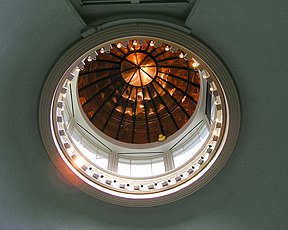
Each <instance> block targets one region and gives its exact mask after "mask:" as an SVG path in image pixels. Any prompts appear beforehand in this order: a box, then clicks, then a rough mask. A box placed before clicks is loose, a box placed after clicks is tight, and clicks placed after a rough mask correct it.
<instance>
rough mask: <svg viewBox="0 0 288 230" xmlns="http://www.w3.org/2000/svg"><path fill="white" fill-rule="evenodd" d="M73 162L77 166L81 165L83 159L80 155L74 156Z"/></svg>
mask: <svg viewBox="0 0 288 230" xmlns="http://www.w3.org/2000/svg"><path fill="white" fill-rule="evenodd" d="M74 163H75V165H76V166H77V167H79V168H80V167H82V166H83V164H84V160H83V159H82V158H80V157H74Z"/></svg>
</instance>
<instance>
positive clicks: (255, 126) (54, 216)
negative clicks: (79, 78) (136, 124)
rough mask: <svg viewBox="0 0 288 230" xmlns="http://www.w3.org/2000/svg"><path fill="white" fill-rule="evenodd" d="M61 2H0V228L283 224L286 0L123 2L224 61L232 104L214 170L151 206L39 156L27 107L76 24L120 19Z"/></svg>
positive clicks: (32, 107)
mask: <svg viewBox="0 0 288 230" xmlns="http://www.w3.org/2000/svg"><path fill="white" fill-rule="evenodd" d="M71 3H72V4H71ZM71 3H70V2H68V0H66V1H64V0H62V1H59V0H39V1H26V2H25V4H24V3H23V1H20V0H13V1H8V0H4V1H1V7H0V26H1V34H0V44H1V46H0V49H1V52H0V65H1V69H2V74H1V77H0V95H1V97H0V98H1V104H2V108H1V110H0V118H1V123H0V130H1V132H0V166H1V167H0V229H1V230H2V229H3V230H7V229H8V230H10V229H19V230H22V229H25V230H26V229H27V230H31V229H37V230H41V229H59V230H60V229H61V230H62V229H69V230H71V229H165V230H172V229H175V230H176V229H191V228H192V229H213V230H214V229H221V230H223V229H229V230H230V229H233V230H234V229H236V230H238V229H245V230H246V229H287V226H288V221H287V217H286V216H287V212H288V205H287V200H288V193H287V189H288V183H287V175H288V167H287V162H288V154H287V147H288V144H287V143H288V142H287V138H286V136H287V123H288V122H287V113H288V106H287V102H286V92H287V85H288V78H287V72H288V67H287V66H288V65H287V62H288V52H287V51H288V43H287V40H288V30H287V22H288V14H287V11H288V2H287V1H284V0H275V1H273V2H272V1H270V0H269V1H268V0H262V1H261V4H259V1H258V0H251V1H236V0H222V1H216V0H210V1H208V0H198V1H193V2H192V1H190V3H189V4H187V6H186V7H184V8H183V7H182V6H180V4H184V3H179V5H178V6H176V5H174V7H173V6H171V3H169V4H163V5H161V6H160V5H159V6H157V7H155V5H151V4H150V5H149V4H147V5H145V7H144V8H143V11H142V8H140V7H139V5H137V3H136V4H135V5H132V4H131V6H129V7H127V9H128V8H129V10H131V12H132V11H133V10H134V9H135V12H136V15H135V14H132V13H131V14H130V11H129V18H133V17H135V16H137V18H144V19H147V18H150V19H153V20H158V21H161V20H162V21H165V23H175V24H176V25H177V26H185V27H186V28H188V29H190V30H191V33H192V34H193V35H194V36H196V37H198V38H199V39H200V40H202V41H203V42H205V43H206V44H208V45H209V46H210V47H211V48H212V49H213V50H214V51H215V52H216V53H217V54H218V55H219V56H220V57H221V59H222V60H223V61H224V63H225V64H226V65H227V67H228V68H229V70H230V71H231V73H232V76H233V78H234V81H235V84H236V86H237V89H238V91H239V96H240V100H241V109H242V126H241V131H240V136H239V142H238V144H237V146H236V148H235V151H234V153H233V154H232V157H231V158H230V159H229V161H228V163H227V164H226V166H225V167H224V169H223V170H222V171H221V172H220V173H219V174H218V175H217V176H216V177H215V178H214V179H213V180H212V181H211V182H210V183H208V184H207V185H206V186H205V187H204V188H202V189H201V190H200V191H198V192H196V193H195V194H193V195H191V196H189V197H187V198H185V199H183V200H180V201H178V202H175V203H172V204H169V205H165V206H160V207H154V208H127V207H120V206H115V205H111V204H107V203H104V202H102V201H99V200H97V199H95V198H92V197H90V196H89V195H87V194H85V193H83V192H81V191H79V190H78V189H77V188H76V187H75V186H73V185H71V184H70V183H69V182H67V180H66V179H64V178H63V177H62V176H61V174H59V173H58V172H57V171H56V170H55V167H54V166H53V164H52V162H51V161H50V159H49V157H48V155H47V153H46V152H45V149H44V146H43V144H42V142H41V138H40V135H39V127H38V107H39V98H40V94H41V89H42V86H43V84H44V81H45V79H46V77H47V75H48V73H49V70H50V69H51V68H52V66H53V64H55V62H56V60H57V59H58V58H59V57H60V56H61V54H63V52H64V51H65V50H66V49H67V48H69V47H70V46H71V45H72V44H74V43H75V42H77V41H78V40H80V39H81V33H80V31H83V30H85V29H87V26H90V25H99V24H102V23H104V22H111V21H113V20H115V19H123V20H126V19H125V17H126V16H125V15H126V11H123V9H122V8H121V7H119V6H118V5H106V6H101V8H100V7H96V10H98V11H101V12H103V14H104V12H105V17H104V16H103V15H101V14H99V15H98V14H95V15H94V16H93V17H91V18H89V17H88V16H87V17H86V16H85V15H84V14H83V17H81V16H80V15H81V10H79V8H77V6H75V2H73V1H71ZM73 4H74V6H75V8H74V9H73V8H72V7H73ZM136 9H137V10H136ZM187 10H188V11H187ZM77 12H80V15H79V14H78V13H77ZM95 12H96V11H95ZM110 12H111V14H110ZM97 15H98V16H97ZM285 28H286V29H285Z"/></svg>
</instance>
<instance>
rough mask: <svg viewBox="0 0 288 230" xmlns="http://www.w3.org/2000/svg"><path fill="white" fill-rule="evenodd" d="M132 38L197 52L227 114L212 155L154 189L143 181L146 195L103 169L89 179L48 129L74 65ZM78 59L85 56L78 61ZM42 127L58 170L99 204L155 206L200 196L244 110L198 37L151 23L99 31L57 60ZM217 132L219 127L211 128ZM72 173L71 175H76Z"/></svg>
mask: <svg viewBox="0 0 288 230" xmlns="http://www.w3.org/2000/svg"><path fill="white" fill-rule="evenodd" d="M129 36H150V37H156V38H159V39H164V40H165V39H167V40H169V41H173V42H175V43H177V44H179V45H181V46H183V49H184V50H185V49H186V50H193V53H194V54H195V55H196V56H197V61H198V62H199V63H200V68H205V70H206V71H208V72H209V74H210V78H211V79H212V80H213V82H214V84H216V87H217V89H218V91H219V97H221V103H222V104H221V110H220V111H221V113H223V115H221V117H220V118H221V122H222V126H221V133H220V135H219V140H221V141H219V140H218V141H212V135H210V136H209V138H208V139H209V141H208V142H209V143H207V144H211V150H210V147H209V148H207V149H206V148H205V149H203V151H201V152H200V153H199V155H198V157H196V158H195V159H194V160H192V161H191V162H189V163H187V164H186V165H184V166H183V167H181V168H180V169H177V170H176V169H175V171H173V172H171V173H170V172H169V175H164V176H162V177H161V178H157V180H158V181H161V180H162V181H163V182H162V183H161V184H160V185H159V184H158V185H157V186H154V182H153V181H155V178H152V179H146V180H142V181H141V182H142V183H143V184H145V189H146V190H145V189H143V190H142V191H140V192H139V191H138V190H137V191H136V190H135V189H134V188H135V186H137V184H135V186H133V184H131V186H128V185H127V184H126V185H127V186H126V187H127V188H126V187H125V189H124V190H121V188H120V184H119V185H118V187H116V185H117V183H118V182H117V183H115V184H113V183H112V182H111V181H110V179H109V178H111V177H114V178H116V179H115V180H116V181H118V179H119V180H120V181H121V180H122V181H130V182H133V180H131V179H129V178H120V177H119V175H117V174H113V173H112V172H111V173H109V172H106V171H105V170H102V175H103V178H101V177H98V176H97V173H95V176H93V175H90V172H89V170H87V169H86V167H82V166H81V167H80V168H79V167H76V166H75V162H73V161H72V158H75V156H74V155H72V156H69V155H67V153H66V152H67V151H68V150H67V148H68V147H69V144H68V143H65V144H63V145H62V144H61V143H64V142H63V140H64V141H65V138H64V139H63V138H62V139H61V138H60V137H58V136H55V135H54V132H55V128H56V126H54V127H51V125H50V124H53V122H54V119H56V117H55V115H54V114H51V111H50V108H51V107H53V111H56V110H57V111H58V113H60V111H61V103H58V104H59V105H58V104H57V103H56V102H57V101H55V100H58V99H57V98H56V97H57V95H59V90H57V91H56V92H55V89H57V87H58V86H59V85H60V86H61V85H64V83H65V81H66V77H67V76H68V75H69V74H70V73H71V72H72V71H73V69H74V66H75V64H77V63H79V60H81V59H82V60H83V59H84V58H85V56H86V52H88V51H89V50H92V49H93V48H94V47H95V46H97V45H100V44H102V43H105V42H107V40H109V41H111V40H116V39H119V38H125V37H129ZM79 54H80V55H81V54H83V55H81V56H80V57H79ZM57 106H58V107H57ZM219 108H220V106H219ZM39 126H40V131H41V136H42V139H43V143H44V145H45V148H46V150H47V152H48V154H49V155H50V157H51V159H52V161H53V162H54V163H55V165H56V166H57V168H58V169H59V171H61V173H63V175H64V176H66V178H67V179H69V180H70V181H72V183H74V184H77V186H78V187H79V188H80V189H81V190H83V191H85V192H87V193H88V194H90V195H92V196H95V197H97V198H99V199H102V200H105V201H107V202H111V203H115V204H119V205H125V206H141V207H143V206H155V205H161V204H165V203H168V202H172V201H175V200H178V199H181V198H183V197H185V196H187V195H189V194H191V193H193V192H195V191H197V190H198V189H200V188H201V187H202V186H204V185H205V184H206V183H207V182H208V181H210V180H211V179H212V178H213V177H214V176H215V175H216V174H217V173H218V172H219V171H220V169H221V168H222V167H223V166H224V164H225V163H226V161H227V160H228V158H229V156H230V155H231V153H232V151H233V149H234V146H235V144H236V141H237V138H238V133H239V129H240V105H239V99H238V96H237V91H236V88H235V86H234V84H233V81H232V78H231V76H230V74H229V72H228V71H227V69H226V68H225V66H224V65H223V64H222V63H221V61H220V60H219V58H217V57H216V56H215V54H214V53H213V52H212V51H211V50H210V49H208V48H207V47H206V46H204V45H203V44H202V43H200V42H199V41H198V40H196V39H195V38H193V37H191V36H189V35H187V34H185V33H183V32H181V31H178V30H175V29H173V28H169V27H165V26H161V25H154V24H147V23H132V24H126V25H118V26H117V27H111V28H106V29H105V30H101V31H99V32H98V33H97V34H94V35H91V36H89V37H87V38H85V39H83V40H81V41H80V42H78V43H77V44H75V45H74V46H73V47H71V48H70V49H69V50H68V51H67V52H66V53H65V54H64V55H63V56H62V57H61V58H60V59H59V61H58V62H57V63H56V64H55V66H54V67H53V69H52V70H51V72H50V74H49V76H48V78H47V81H46V83H45V85H44V88H43V91H42V95H41V101H40V108H39ZM214 128H215V124H214V125H213V129H214ZM70 157H71V158H70ZM76 157H77V156H76ZM191 166H192V167H194V169H193V170H192V168H191ZM190 169H191V170H192V171H193V172H192V173H191V174H189V173H188V172H191V171H189V170H190ZM93 170H95V171H97V170H98V169H97V168H95V169H94V168H93ZM71 171H72V172H73V174H72V175H71ZM167 176H169V177H170V178H171V182H169V185H168V186H164V182H165V183H166V182H167V180H166V178H167ZM181 176H182V177H181ZM92 177H93V178H95V179H93V178H92ZM96 178H97V179H96ZM107 178H108V179H107ZM134 181H135V180H134ZM110 182H111V183H112V184H111V183H110ZM136 182H137V181H136ZM136 182H135V183H136ZM138 183H139V181H138ZM167 183H168V182H167ZM129 185H130V184H129ZM124 186H125V185H124Z"/></svg>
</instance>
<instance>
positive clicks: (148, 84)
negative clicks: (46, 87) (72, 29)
mask: <svg viewBox="0 0 288 230" xmlns="http://www.w3.org/2000/svg"><path fill="white" fill-rule="evenodd" d="M124 43H126V44H127V45H126V46H124V45H122V43H121V42H119V43H112V44H110V45H111V47H110V49H109V50H106V51H104V50H101V48H100V49H99V50H96V51H95V52H96V54H97V58H95V59H96V60H93V59H92V58H88V59H86V60H85V61H84V63H85V66H84V69H83V70H80V72H79V78H78V95H79V100H80V103H81V106H82V109H83V111H84V112H85V114H86V116H87V117H88V118H89V120H90V121H91V123H93V125H94V126H95V127H97V129H99V130H101V131H102V132H103V133H105V134H106V135H108V136H110V137H112V138H114V139H116V140H119V141H122V142H127V143H135V144H145V143H151V142H156V141H158V138H159V135H162V136H163V135H164V136H166V137H168V136H171V135H172V134H174V133H175V132H176V131H178V130H179V129H180V128H181V127H183V125H184V124H185V123H186V122H187V121H188V120H189V119H190V117H191V116H192V114H193V113H194V111H195V109H196V106H197V102H198V99H199V94H200V77H199V72H198V71H197V69H196V68H195V67H193V64H194V62H193V60H187V59H185V57H184V54H183V53H182V51H179V50H177V51H176V52H173V51H172V50H171V48H170V46H169V45H167V44H162V45H161V46H157V47H156V46H155V44H154V43H155V41H154V40H142V41H140V40H139V41H137V40H125V41H124Z"/></svg>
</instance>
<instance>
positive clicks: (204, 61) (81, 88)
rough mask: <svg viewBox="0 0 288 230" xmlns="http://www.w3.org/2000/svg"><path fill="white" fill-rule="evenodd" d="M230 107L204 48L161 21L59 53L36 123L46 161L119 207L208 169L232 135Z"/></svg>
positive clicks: (233, 97)
mask: <svg viewBox="0 0 288 230" xmlns="http://www.w3.org/2000/svg"><path fill="white" fill-rule="evenodd" d="M176 34H177V36H176ZM108 35H109V36H108ZM180 35H181V36H180ZM179 36H180V37H179ZM153 50H154V51H153ZM192 50H193V52H192ZM154 52H155V53H156V54H154ZM120 53H122V54H120ZM112 56H113V57H112ZM116 56H118V57H120V58H117V57H116ZM118 59H119V60H118ZM138 59H139V60H140V61H139V60H138ZM135 60H136V61H135ZM143 60H144V61H143ZM71 63H73V64H72V65H71ZM127 63H129V64H127ZM132 63H133V64H132ZM143 63H145V65H146V64H147V66H145V67H144V66H142V65H143ZM129 65H130V66H129ZM129 68H131V71H132V74H131V72H129V71H130V69H129ZM145 68H146V69H145ZM148 69H149V71H148ZM113 71H115V72H113ZM133 71H134V72H135V73H134V72H133ZM177 71H178V72H179V71H180V73H179V74H178V73H177ZM137 72H138V74H136V73H137ZM142 73H145V74H142ZM162 74H163V75H162ZM113 76H115V78H116V79H117V80H115V79H114V80H113ZM101 79H103V80H101ZM132 80H133V81H132ZM166 80H167V81H166ZM100 82H102V83H100ZM117 84H119V85H118V86H117ZM139 84H140V85H139ZM156 85H158V87H159V90H157V89H156V90H154V93H151V90H152V89H154V88H156ZM117 87H119V88H117ZM125 87H126V88H129V91H128V92H127V91H126V89H125ZM153 87H154V88H153ZM181 87H183V88H181ZM174 89H175V90H174ZM117 90H118V92H117ZM138 90H139V91H138ZM149 90H150V94H149V93H148V92H149ZM139 92H141V94H138V93H139ZM145 92H147V95H149V98H148V96H147V97H146V96H145ZM132 94H133V95H134V96H133V100H132V98H130V97H131V95H132ZM129 95H130V96H129ZM97 96H99V97H97ZM114 98H115V99H114ZM130 99H131V100H130ZM193 99H194V102H193ZM105 101H106V102H105ZM148 101H149V104H148ZM104 102H105V103H104ZM129 103H130V104H131V107H130V108H133V109H132V111H131V114H130V115H129V112H128V111H129V110H127V108H129ZM157 103H158V104H157ZM185 103H187V104H185ZM141 104H142V105H143V107H144V108H141V109H142V113H140V112H139V111H141V110H139V109H140V105H141ZM138 105H139V107H138ZM157 105H158V106H157ZM160 105H162V107H161V106H160ZM117 106H122V109H120V108H118V110H117ZM124 107H125V108H124ZM141 107H142V106H141ZM137 108H138V110H137ZM147 108H148V110H147ZM149 108H152V109H153V108H154V110H153V111H152V112H154V113H153V114H152V113H151V114H150V117H149ZM97 111H98V112H97ZM96 112H97V113H96ZM101 113H102V114H101ZM185 113H187V115H186V114H185ZM239 114H240V112H239V101H238V97H237V93H236V89H235V87H234V85H233V82H232V80H231V77H230V75H229V72H228V71H227V70H226V69H225V67H224V65H223V64H222V63H221V62H220V60H219V59H218V58H217V57H216V56H215V55H214V54H213V53H212V52H211V51H210V50H209V49H208V48H207V47H205V46H204V45H203V44H201V43H200V42H199V41H197V40H196V39H194V38H193V37H191V36H190V35H186V34H184V33H181V32H179V31H176V30H174V29H171V28H166V27H165V28H164V27H162V26H158V25H154V26H153V27H151V25H147V24H137V25H134V24H131V25H125V26H124V25H123V26H120V27H119V26H118V27H117V28H116V27H113V28H112V27H111V28H108V29H106V30H103V31H99V32H98V33H97V35H92V36H89V37H88V38H86V39H84V40H82V41H80V42H79V43H78V44H76V45H75V46H74V47H73V48H72V49H70V50H69V51H68V52H67V53H66V54H64V56H63V57H62V58H61V59H60V60H59V62H58V63H57V64H56V65H55V67H54V68H53V69H52V71H51V73H50V75H49V77H48V80H47V82H46V84H45V87H44V89H43V94H42V98H41V103H40V129H41V135H42V138H43V142H44V144H45V146H46V148H47V151H48V153H49V154H50V156H51V159H52V160H53V162H55V165H56V166H57V167H58V168H59V170H60V171H61V172H63V174H64V175H65V176H67V178H68V179H69V180H71V181H73V183H74V184H77V185H78V186H79V188H81V189H82V190H84V191H85V192H87V193H89V194H91V195H93V196H95V197H97V198H99V199H103V200H106V201H108V202H112V203H116V204H120V205H128V206H153V205H160V204H164V203H167V202H171V201H174V200H177V199H180V198H182V197H184V196H186V195H188V194H190V193H193V192H195V191H196V190H198V189H199V188H201V187H202V186H203V185H205V184H206V183H207V182H208V181H209V180H210V179H212V178H213V177H214V176H215V174H216V173H217V172H218V171H219V170H220V169H221V168H222V167H223V165H224V163H225V162H226V161H227V159H228V157H229V156H230V154H231V152H232V150H233V147H234V145H235V142H236V140H237V136H238V130H239V124H240V115H239ZM165 119H166V120H165ZM173 120H174V121H173ZM149 122H150V123H149ZM153 122H154V126H153V125H152V124H153ZM139 124H143V129H141V128H140V127H138V126H139ZM161 126H162V129H161ZM164 127H166V128H164ZM172 127H174V128H172ZM141 130H142V131H141ZM117 133H118V136H117ZM149 137H150V139H149ZM88 169H89V170H88ZM71 172H72V173H71Z"/></svg>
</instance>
